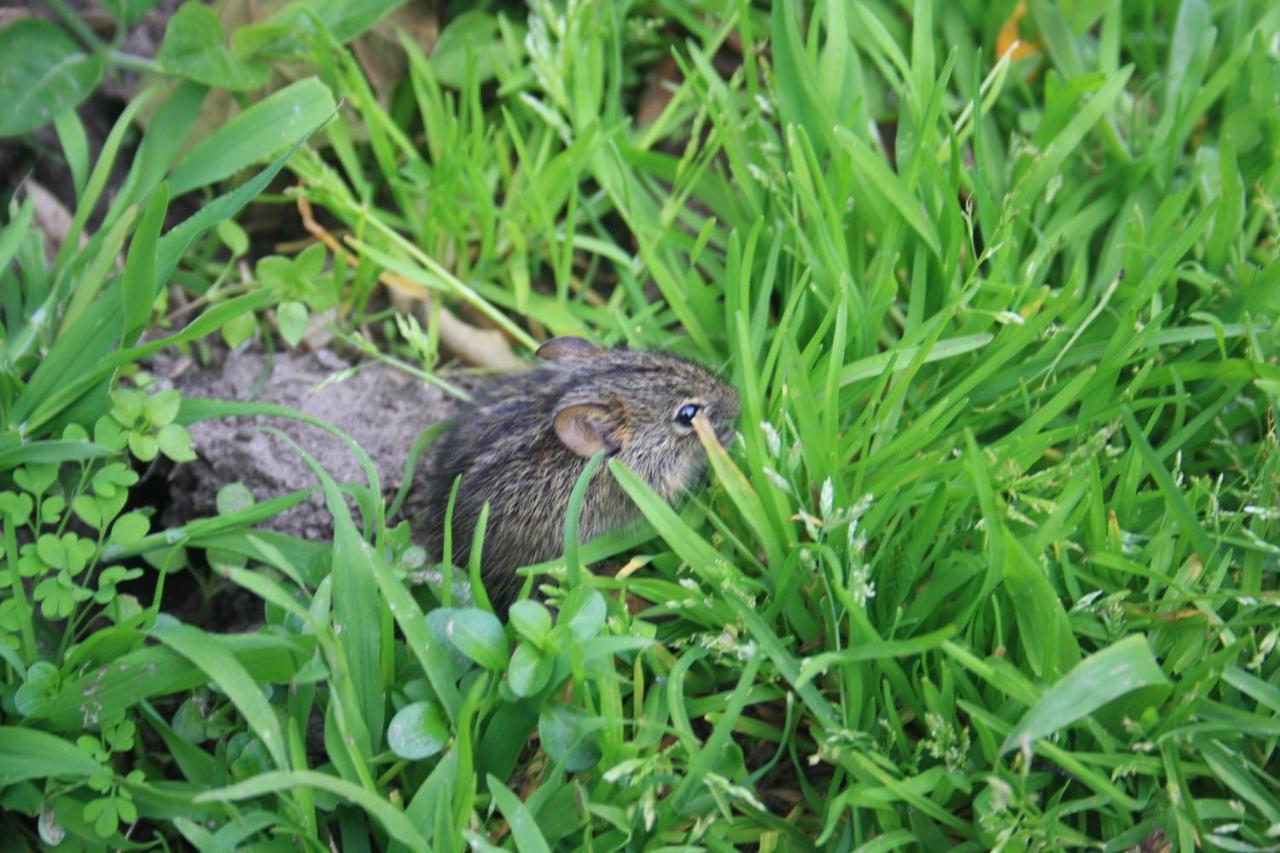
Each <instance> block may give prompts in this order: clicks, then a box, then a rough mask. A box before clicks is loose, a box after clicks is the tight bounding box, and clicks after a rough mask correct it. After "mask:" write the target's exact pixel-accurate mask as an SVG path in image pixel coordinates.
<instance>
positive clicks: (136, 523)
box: [111, 512, 151, 545]
mask: <svg viewBox="0 0 1280 853" xmlns="http://www.w3.org/2000/svg"><path fill="white" fill-rule="evenodd" d="M150 529H151V520H150V519H148V518H147V517H146V516H145V515H143V514H142V513H140V512H126V513H125V514H124V515H122V516H120V517H119V518H117V519H116V523H115V524H114V525H112V527H111V541H112V542H117V543H119V544H121V545H131V544H133V543H134V542H137V541H138V540H140V539H142V537H144V536H146V535H147V531H149V530H150Z"/></svg>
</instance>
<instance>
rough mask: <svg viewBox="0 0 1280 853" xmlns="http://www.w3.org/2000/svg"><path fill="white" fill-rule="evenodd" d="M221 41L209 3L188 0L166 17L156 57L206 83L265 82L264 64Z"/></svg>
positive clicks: (255, 85) (235, 87)
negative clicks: (235, 54) (229, 47)
mask: <svg viewBox="0 0 1280 853" xmlns="http://www.w3.org/2000/svg"><path fill="white" fill-rule="evenodd" d="M225 42H226V36H225V35H224V34H223V32H222V21H220V20H219V19H218V13H217V12H216V11H214V9H213V7H211V6H207V5H205V4H204V3H201V2H199V0H188V2H186V3H183V4H182V6H181V7H179V8H178V11H177V12H175V13H174V15H173V17H172V18H170V19H169V23H168V26H166V27H165V32H164V42H163V43H162V44H161V45H160V52H159V54H157V56H156V61H157V62H159V63H160V67H161V68H163V69H164V70H165V71H167V72H168V73H170V74H174V75H176V76H178V77H185V78H186V79H188V80H192V81H194V82H196V83H203V84H204V85H206V86H217V87H219V88H222V89H229V90H231V91H233V92H234V91H241V90H245V89H259V88H261V87H262V86H265V85H266V83H267V77H268V69H267V66H266V65H265V64H263V63H261V62H257V61H254V60H249V59H242V58H239V57H235V56H232V55H231V51H229V50H228V49H227V46H226V43H225ZM178 192H180V191H179V190H175V193H174V194H175V195H176V194H177V193H178Z"/></svg>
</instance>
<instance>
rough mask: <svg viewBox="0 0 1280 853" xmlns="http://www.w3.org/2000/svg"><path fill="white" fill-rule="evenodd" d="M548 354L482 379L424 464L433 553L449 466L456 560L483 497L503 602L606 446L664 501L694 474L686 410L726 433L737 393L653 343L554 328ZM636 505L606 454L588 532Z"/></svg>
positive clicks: (489, 569)
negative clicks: (630, 343) (643, 345)
mask: <svg viewBox="0 0 1280 853" xmlns="http://www.w3.org/2000/svg"><path fill="white" fill-rule="evenodd" d="M538 356H539V357H541V358H542V359H544V360H545V363H544V364H543V365H541V366H539V367H537V368H534V369H532V370H528V371H522V372H519V373H514V374H511V375H508V376H505V377H502V378H500V379H496V380H494V381H492V382H491V383H489V384H488V385H487V386H485V387H483V388H481V389H480V390H479V391H478V392H477V393H476V394H475V396H474V398H473V400H472V401H471V403H469V404H468V405H467V406H465V407H464V408H463V409H462V410H461V411H460V412H459V413H458V415H457V416H456V417H455V418H454V421H453V425H452V426H451V427H449V429H448V431H447V432H446V433H445V434H444V435H443V436H441V438H440V439H439V440H438V441H437V443H436V447H435V448H434V449H433V452H432V460H433V461H432V463H431V464H430V465H429V466H428V467H427V469H426V471H425V477H424V480H423V481H420V482H421V483H422V485H423V486H425V489H426V495H425V513H424V515H425V522H426V524H427V526H428V527H429V528H430V529H429V531H428V534H429V538H430V541H431V544H432V546H433V547H434V549H435V551H436V554H437V555H439V553H440V543H441V542H442V534H443V528H444V519H445V510H446V508H447V506H448V503H449V493H450V490H451V488H452V485H453V481H454V478H456V477H457V476H458V475H462V480H461V483H460V485H459V487H458V497H457V501H456V503H455V505H454V511H453V563H454V565H456V566H464V567H465V566H466V565H467V564H468V560H469V556H470V551H471V542H472V538H473V535H474V533H475V527H476V522H477V520H478V519H479V516H480V510H481V507H483V506H484V503H485V501H488V502H489V518H488V522H487V524H486V527H485V537H484V550H483V553H482V555H481V561H482V562H481V570H482V577H483V580H484V584H485V589H486V591H487V592H488V594H489V598H490V601H491V602H492V604H493V605H494V607H495V609H497V610H498V611H499V612H500V613H505V612H506V609H507V606H508V605H509V604H510V603H511V600H512V599H513V598H514V596H515V594H516V592H517V591H518V590H519V588H520V583H521V578H520V577H519V576H518V575H517V574H516V571H515V570H516V569H518V568H519V567H521V566H526V565H532V564H534V563H540V562H544V561H546V560H550V559H553V558H555V557H557V556H559V555H560V554H561V553H563V546H564V519H565V511H566V510H567V508H568V505H569V495H570V493H571V492H572V491H573V487H574V484H576V483H577V481H578V477H579V476H580V475H581V474H582V471H583V469H584V468H585V467H586V464H587V461H588V460H589V459H590V458H591V457H592V456H593V455H595V453H596V452H597V451H599V450H601V449H603V450H604V451H605V453H606V455H607V456H612V457H617V458H618V459H619V460H621V461H622V462H624V463H626V465H627V466H628V467H629V468H630V469H631V470H632V471H634V472H635V473H636V474H638V475H639V476H640V477H641V478H643V479H644V480H645V482H647V483H648V484H649V486H650V487H651V488H652V489H653V490H654V491H656V492H657V493H658V494H659V495H661V496H662V497H663V498H664V499H665V500H667V501H668V502H670V501H673V500H675V499H676V498H677V497H679V496H680V495H681V494H682V493H683V492H685V491H686V490H688V489H689V488H690V487H692V486H693V485H695V484H696V483H697V482H698V481H699V479H700V478H701V476H702V474H703V470H704V468H705V465H706V453H705V451H704V450H703V448H702V444H701V442H700V441H699V440H698V436H697V435H696V434H695V433H694V430H693V426H692V422H693V419H694V418H695V417H696V416H697V415H699V414H702V415H704V416H705V417H706V418H707V419H708V421H709V422H710V424H711V426H712V428H713V429H714V430H715V432H716V435H717V437H718V438H719V439H720V442H721V444H724V445H728V444H729V442H730V441H731V440H732V439H733V435H734V431H733V422H734V420H735V419H736V418H737V417H738V393H737V391H735V390H734V389H733V388H732V386H730V385H728V384H726V383H725V382H723V381H721V380H720V379H718V378H717V377H716V376H714V375H713V374H712V373H710V372H709V371H708V370H706V369H705V368H703V367H701V366H699V365H697V364H694V363H693V362H690V361H686V360H685V359H682V358H678V357H676V356H674V355H670V354H669V353H665V352H659V351H634V350H627V349H615V350H604V349H601V348H599V347H597V346H596V345H595V344H592V343H590V342H588V341H586V340H583V339H582V338H574V337H561V338H554V339H552V340H549V341H547V342H546V343H544V344H543V345H542V346H541V347H539V349H538ZM638 518H639V511H638V510H637V509H636V508H635V506H634V504H633V503H632V502H631V499H630V498H629V497H628V496H627V494H626V493H625V492H624V491H623V490H622V487H621V486H620V485H618V483H617V481H616V480H615V479H614V478H613V475H612V474H611V473H610V472H609V471H608V469H607V468H606V467H604V466H602V467H601V468H599V469H598V470H597V471H596V474H595V476H594V477H593V478H592V480H591V484H590V486H588V489H587V494H586V497H585V499H584V501H583V505H582V516H581V522H580V526H579V536H580V539H581V540H582V541H584V542H585V541H586V540H588V539H591V538H593V537H595V536H599V535H600V534H602V533H605V532H607V531H610V530H615V529H618V528H620V527H623V526H625V525H627V524H629V523H632V522H634V521H636V520H638Z"/></svg>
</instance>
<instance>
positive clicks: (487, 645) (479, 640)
mask: <svg viewBox="0 0 1280 853" xmlns="http://www.w3.org/2000/svg"><path fill="white" fill-rule="evenodd" d="M445 634H446V636H448V638H449V642H450V643H451V644H452V645H453V647H454V648H455V649H457V650H458V651H460V652H462V653H463V654H464V655H466V656H467V657H469V658H471V659H472V660H473V661H475V662H476V663H478V664H480V666H482V667H484V668H485V669H490V670H501V669H502V668H503V667H505V666H506V664H507V656H508V654H509V652H508V650H507V635H506V634H505V633H503V631H502V623H501V622H499V621H498V617H497V616H494V615H493V614H492V613H488V612H486V611H484V610H476V609H474V608H469V609H466V610H457V611H455V612H454V613H453V615H452V616H450V617H449V621H448V623H447V624H446V627H445Z"/></svg>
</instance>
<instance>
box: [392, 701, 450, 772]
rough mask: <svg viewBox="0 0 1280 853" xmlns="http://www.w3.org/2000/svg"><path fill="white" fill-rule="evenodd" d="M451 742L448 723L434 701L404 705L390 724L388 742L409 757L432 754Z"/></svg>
mask: <svg viewBox="0 0 1280 853" xmlns="http://www.w3.org/2000/svg"><path fill="white" fill-rule="evenodd" d="M448 742H449V725H448V723H447V722H445V718H444V714H443V713H441V711H440V706H439V705H437V704H436V703H435V702H427V701H423V702H414V703H413V704H411V705H405V706H404V707H403V708H401V709H400V711H399V713H397V714H396V715H395V716H394V717H392V718H391V725H389V726H387V744H388V745H389V746H390V747H391V751H392V752H394V753H395V754H396V755H398V756H400V757H401V758H403V759H405V760H407V761H421V760H422V759H424V758H430V757H431V756H433V755H435V754H436V753H437V752H439V751H440V750H442V749H444V748H445V745H446V744H447V743H448Z"/></svg>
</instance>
